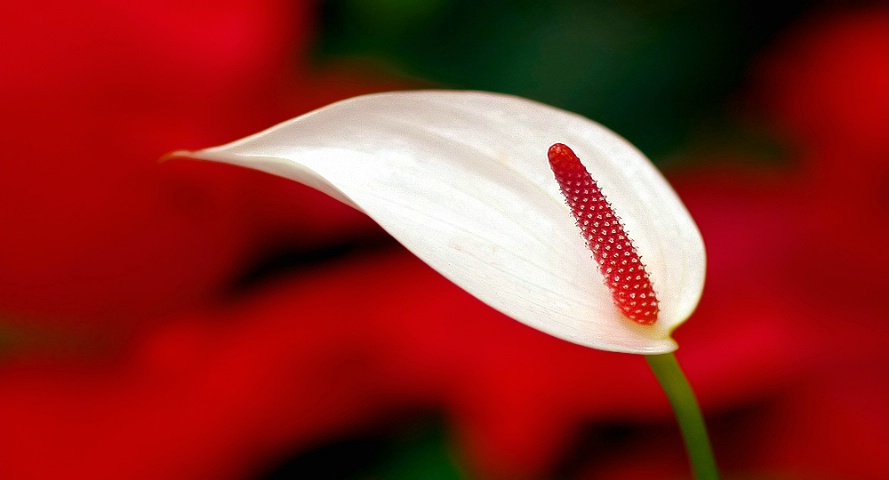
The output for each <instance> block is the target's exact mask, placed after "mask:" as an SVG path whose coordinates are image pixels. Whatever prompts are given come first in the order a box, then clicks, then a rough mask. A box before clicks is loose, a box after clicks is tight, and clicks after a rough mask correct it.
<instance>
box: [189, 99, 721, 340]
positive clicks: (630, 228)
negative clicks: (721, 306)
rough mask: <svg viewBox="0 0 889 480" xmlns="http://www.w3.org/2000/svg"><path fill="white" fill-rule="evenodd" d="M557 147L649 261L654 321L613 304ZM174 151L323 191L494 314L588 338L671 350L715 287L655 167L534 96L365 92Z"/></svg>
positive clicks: (691, 229)
mask: <svg viewBox="0 0 889 480" xmlns="http://www.w3.org/2000/svg"><path fill="white" fill-rule="evenodd" d="M557 142H561V143H565V144H567V145H569V146H570V147H571V148H572V149H573V150H574V151H575V152H576V153H577V155H578V156H579V157H580V159H581V160H582V161H583V162H584V164H585V165H586V167H587V169H588V170H589V171H590V173H591V174H592V175H593V177H594V178H595V180H596V181H597V182H598V184H599V186H600V187H601V189H602V191H603V193H604V194H605V195H606V196H607V198H608V200H609V201H610V202H611V204H612V206H613V207H614V211H615V212H616V213H617V214H618V215H619V216H620V217H621V219H622V220H623V223H624V225H625V227H626V231H627V232H628V234H629V235H630V237H631V238H632V239H633V241H634V243H635V245H636V248H637V250H638V252H639V254H640V255H641V258H642V260H643V262H644V263H645V264H646V265H647V268H648V272H649V273H650V276H651V280H652V284H653V286H654V289H655V291H656V292H657V295H658V299H659V301H660V313H659V318H658V321H657V322H656V323H655V324H654V325H653V326H642V325H638V324H635V323H633V322H632V321H629V320H628V319H627V318H625V317H624V316H623V315H622V314H621V312H620V311H619V310H618V309H617V308H616V307H615V306H614V304H613V302H612V298H611V294H610V292H609V290H608V288H607V287H606V286H605V284H604V282H603V278H602V276H601V275H600V273H599V271H598V269H597V266H596V263H595V261H594V260H593V258H592V255H591V253H590V251H589V250H588V249H587V247H586V245H585V243H584V239H583V238H582V237H581V234H580V232H579V230H578V228H577V226H576V225H575V221H574V219H573V217H572V215H571V213H570V211H569V209H568V206H567V205H566V204H565V201H564V199H563V198H562V195H561V193H560V192H559V186H558V184H557V183H556V181H555V179H554V177H553V173H552V172H551V171H550V167H549V162H548V160H547V149H548V148H549V147H550V145H552V144H554V143H557ZM172 156H175V157H189V158H196V159H204V160H213V161H219V162H225V163H231V164H236V165H242V166H245V167H250V168H254V169H258V170H262V171H265V172H269V173H273V174H276V175H281V176H283V177H287V178H290V179H293V180H296V181H298V182H301V183H304V184H306V185H309V186H311V187H314V188H316V189H318V190H320V191H322V192H324V193H326V194H328V195H330V196H332V197H334V198H336V199H338V200H340V201H342V202H345V203H347V204H349V205H352V206H353V207H355V208H357V209H359V210H361V211H362V212H364V213H366V214H367V215H368V216H370V217H371V218H372V219H373V220H375V221H376V222H377V223H379V224H380V225H381V226H382V227H383V228H384V229H386V231H388V232H389V233H390V234H391V235H392V236H393V237H395V238H396V239H397V240H398V241H399V242H401V243H402V244H403V245H404V246H405V247H407V248H408V249H409V250H410V251H412V252H413V253H414V254H415V255H417V256H418V257H419V258H421V259H422V260H423V261H425V262H426V263H428V264H429V265H431V266H432V267H433V268H435V269H436V270H438V271H439V272H441V273H442V274H443V275H444V276H445V277H447V278H448V279H450V280H451V281H453V282H454V283H456V284H457V285H459V286H460V287H462V288H463V289H465V290H466V291H468V292H469V293H471V294H472V295H474V296H476V297H477V298H479V299H480V300H482V301H483V302H485V303H487V304H488V305H490V306H492V307H494V308H496V309H497V310H499V311H501V312H503V313H505V314H506V315H509V316H510V317H512V318H514V319H516V320H518V321H520V322H523V323H525V324H527V325H530V326H531V327H534V328H536V329H538V330H541V331H544V332H546V333H549V334H551V335H554V336H556V337H559V338H562V339H565V340H568V341H570V342H574V343H578V344H581V345H586V346H589V347H593V348H597V349H602V350H612V351H619V352H628V353H639V354H657V353H666V352H669V351H672V350H674V349H675V348H676V344H675V342H674V341H673V340H672V339H671V338H670V333H671V331H672V330H673V329H674V328H675V327H676V326H678V325H679V324H680V323H682V322H683V321H684V320H685V319H686V318H688V316H689V315H691V313H692V311H693V310H694V308H695V306H696V305H697V303H698V299H699V298H700V295H701V291H702V289H703V284H704V269H705V268H704V267H705V253H704V245H703V241H702V239H701V235H700V233H699V232H698V229H697V227H696V226H695V224H694V221H693V220H692V219H691V217H690V215H689V214H688V212H687V210H686V209H685V207H684V206H683V204H682V202H681V201H680V200H679V198H678V197H677V196H676V193H675V192H674V191H673V190H672V189H671V188H670V186H669V184H668V183H667V182H666V180H664V178H663V177H662V176H661V174H660V173H659V172H658V171H657V169H656V168H655V167H654V166H653V165H652V164H651V162H649V160H648V159H646V158H645V156H644V155H642V154H641V153H640V152H639V151H638V150H636V149H635V148H634V147H633V146H632V145H630V144H629V143H627V141H626V140H624V139H622V138H621V137H619V136H617V135H616V134H615V133H613V132H611V131H610V130H608V129H606V128H604V127H602V126H601V125H599V124H597V123H595V122H592V121H590V120H588V119H586V118H583V117H581V116H578V115H575V114H572V113H568V112H565V111H562V110H558V109H555V108H552V107H549V106H546V105H543V104H540V103H536V102H532V101H529V100H525V99H521V98H516V97H512V96H506V95H500V94H493V93H481V92H452V91H416V92H399V93H386V94H377V95H368V96H363V97H358V98H353V99H351V100H346V101H343V102H339V103H335V104H333V105H330V106H328V107H325V108H322V109H320V110H316V111H314V112H311V113H309V114H306V115H303V116H301V117H298V118H295V119H293V120H290V121H287V122H284V123H282V124H280V125H277V126H274V127H272V128H270V129H268V130H265V131H263V132H260V133H258V134H255V135H252V136H250V137H247V138H244V139H242V140H238V141H236V142H233V143H230V144H227V145H223V146H220V147H215V148H208V149H205V150H199V151H195V152H185V151H180V152H176V153H174V154H172ZM417 321H422V319H417Z"/></svg>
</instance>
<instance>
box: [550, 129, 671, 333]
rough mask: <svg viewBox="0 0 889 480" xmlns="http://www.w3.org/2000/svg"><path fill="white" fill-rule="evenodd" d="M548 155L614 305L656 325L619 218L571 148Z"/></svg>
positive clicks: (643, 275) (647, 283) (652, 299)
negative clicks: (609, 291)
mask: <svg viewBox="0 0 889 480" xmlns="http://www.w3.org/2000/svg"><path fill="white" fill-rule="evenodd" d="M547 156H548V157H549V164H550V167H552V169H553V174H554V175H555V176H556V181H557V182H559V189H560V190H561V191H562V196H564V197H565V203H567V204H568V207H569V208H570V209H571V214H572V215H574V220H575V221H576V222H577V227H578V228H579V229H580V232H581V234H582V235H583V238H584V239H585V240H586V243H587V247H589V248H590V251H591V252H592V254H593V258H594V259H596V263H597V264H599V273H601V274H602V277H603V280H604V281H605V285H607V286H608V289H609V290H611V298H613V299H614V305H615V306H616V307H617V308H619V309H620V311H621V312H623V314H624V315H626V317H627V318H629V319H630V320H633V321H634V322H637V323H639V324H641V325H651V324H653V323H654V322H655V321H657V313H658V306H657V294H655V292H654V288H653V287H652V286H651V279H650V278H649V276H648V271H647V270H645V264H643V263H642V259H641V258H640V257H639V252H637V251H636V246H635V245H633V240H632V239H631V238H630V235H629V234H628V233H627V231H626V229H625V228H624V225H623V222H621V221H620V217H618V215H617V213H616V212H615V211H614V208H612V206H611V204H610V203H608V199H607V198H606V197H605V194H603V193H602V190H601V189H600V188H599V184H598V183H596V180H595V179H593V177H592V175H590V173H589V171H587V169H586V168H585V167H584V166H583V164H582V163H581V162H580V159H579V158H577V155H576V154H575V153H574V152H573V151H572V150H571V148H570V147H568V146H567V145H564V144H561V143H556V144H555V145H553V146H551V147H549V152H547Z"/></svg>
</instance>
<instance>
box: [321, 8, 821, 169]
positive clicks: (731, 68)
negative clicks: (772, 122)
mask: <svg viewBox="0 0 889 480" xmlns="http://www.w3.org/2000/svg"><path fill="white" fill-rule="evenodd" d="M812 6H813V3H812V2H810V1H786V2H774V3H773V2H757V1H752V2H750V1H723V2H718V1H696V0H692V1H680V0H676V1H659V2H653V1H624V2H620V1H603V2H589V1H562V2H539V1H512V2H506V1H479V0H429V1H422V0H418V1H410V0H363V1H362V0H342V1H331V2H326V3H324V4H323V5H322V18H323V23H322V30H321V36H320V40H319V41H318V43H317V45H316V59H318V60H319V61H321V62H324V61H328V60H332V59H338V60H342V59H348V58H356V57H359V58H365V59H366V58H372V59H377V60H379V61H382V62H385V63H386V64H388V65H390V66H393V67H394V68H396V69H398V70H400V71H401V72H403V73H406V74H408V75H412V76H416V77H420V78H422V79H425V80H429V81H432V82H435V83H437V84H441V85H442V86H444V87H446V88H458V89H478V90H489V91H495V92H503V93H511V94H515V95H520V96H523V97H527V98H532V99H535V100H539V101H542V102H545V103H548V104H551V105H554V106H557V107H561V108H564V109H567V110H571V111H574V112H577V113H580V114H582V115H585V116H587V117H589V118H593V119H595V120H597V121H599V122H600V123H603V124H605V125H607V126H608V127H610V128H611V129H613V130H615V131H617V132H618V133H620V134H621V135H623V136H624V137H626V138H627V139H628V140H630V141H631V142H632V143H634V144H635V145H637V146H638V147H639V148H640V149H642V150H643V151H644V152H646V153H647V154H648V155H649V156H651V157H652V158H653V159H657V158H658V157H659V156H662V155H666V154H669V153H671V152H672V151H674V150H675V149H676V148H677V147H678V146H680V145H682V144H683V143H684V142H687V141H688V140H689V139H690V138H692V137H693V136H694V135H695V132H697V131H698V130H701V129H703V130H713V129H714V128H717V129H719V128H723V127H722V125H723V124H724V115H725V112H726V105H727V103H726V102H727V100H728V99H729V98H730V97H731V95H732V94H733V93H735V92H737V91H738V89H739V87H740V86H741V85H743V83H744V81H745V80H746V78H747V73H748V70H749V67H750V64H751V62H752V61H753V60H754V59H756V58H757V57H758V55H759V53H760V52H761V50H762V49H763V48H765V47H766V46H767V45H768V44H769V43H770V42H771V41H772V40H773V39H774V37H775V35H776V33H777V32H779V31H780V30H781V29H782V28H784V27H786V25H787V24H788V23H790V22H792V21H793V20H795V19H797V18H799V17H800V16H801V15H803V14H805V13H806V12H807V11H808V10H809V9H811V8H812ZM714 126H716V127H714Z"/></svg>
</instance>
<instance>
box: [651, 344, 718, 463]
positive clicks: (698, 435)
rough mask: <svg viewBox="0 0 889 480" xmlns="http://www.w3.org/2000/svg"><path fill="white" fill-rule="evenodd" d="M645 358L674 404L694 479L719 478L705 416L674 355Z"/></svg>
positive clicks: (667, 354)
mask: <svg viewBox="0 0 889 480" xmlns="http://www.w3.org/2000/svg"><path fill="white" fill-rule="evenodd" d="M645 360H646V361H648V366H649V367H651V371H652V372H653V373H654V376H655V377H656V378H657V380H658V382H659V383H660V384H661V388H663V389H664V393H666V394H667V398H668V399H669V400H670V405H671V406H672V407H673V412H674V413H675V415H676V420H677V421H678V422H679V430H680V431H681V432H682V439H683V440H684V441H685V449H686V452H687V453H688V460H689V463H690V464H691V470H692V473H693V474H694V478H695V479H696V480H718V479H719V469H718V468H717V466H716V459H715V457H714V456H713V448H712V447H711V446H710V438H709V436H708V435H707V426H706V425H705V424H704V416H703V415H702V414H701V408H700V407H699V406H698V401H697V399H696V398H695V394H694V391H692V389H691V386H690V385H689V383H688V379H687V378H686V377H685V374H684V373H683V372H682V367H680V366H679V362H678V361H677V360H676V356H675V355H673V354H672V353H665V354H662V355H645Z"/></svg>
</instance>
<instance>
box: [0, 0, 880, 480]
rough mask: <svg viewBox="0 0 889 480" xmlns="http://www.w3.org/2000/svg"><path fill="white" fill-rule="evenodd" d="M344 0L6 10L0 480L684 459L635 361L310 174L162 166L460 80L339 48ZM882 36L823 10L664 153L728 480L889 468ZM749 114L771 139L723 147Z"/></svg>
mask: <svg viewBox="0 0 889 480" xmlns="http://www.w3.org/2000/svg"><path fill="white" fill-rule="evenodd" d="M328 14H329V9H328V7H322V6H321V5H313V4H311V2H286V1H283V0H260V1H253V2H248V1H245V0H223V1H222V2H150V3H148V2H136V3H123V2H114V1H110V0H100V1H98V2H91V3H89V4H85V3H82V2H58V1H52V0H41V1H35V2H29V3H27V4H25V3H24V2H6V3H5V4H3V5H2V7H0V18H2V20H0V22H2V25H3V28H2V29H0V38H2V43H0V49H2V50H0V58H2V65H3V73H2V75H0V95H2V106H0V139H2V143H0V145H2V148H3V154H2V157H0V478H3V479H44V478H47V479H48V478H77V479H79V478H84V479H105V478H108V479H120V478H128V479H141V478H145V479H161V478H163V479H180V478H181V479H205V478H206V479H211V478H213V479H271V478H442V479H444V478H485V479H540V478H566V479H567V478H571V479H575V478H577V479H580V478H597V479H599V478H604V479H635V478H639V479H647V478H684V477H685V476H687V475H688V472H687V467H686V464H685V458H684V453H683V449H682V445H681V440H680V438H679V435H678V432H677V430H676V428H675V426H674V423H673V418H672V413H671V411H670V410H669V406H668V404H667V401H666V398H665V397H664V396H663V394H662V393H661V392H660V391H659V389H658V388H657V385H656V383H655V381H654V379H653V378H652V377H651V374H650V373H649V372H648V371H647V369H646V366H645V362H644V360H643V359H642V358H640V357H638V356H632V355H622V354H614V353H607V352H598V351H592V350H588V349H585V348H582V347H578V346H575V345H571V344H567V343H565V342H562V341H560V340H556V339H554V338H550V337H547V336H546V335H544V334H542V333H539V332H537V331H533V330H531V329H529V328H527V327H524V326H522V325H520V324H518V323H517V322H514V321H512V320H510V319H508V318H504V317H503V316H501V315H499V314H498V313H496V312H494V311H492V310H491V309H489V308H488V307H486V306H484V305H482V304H480V303H479V302H477V301H476V300H474V299H473V298H471V297H469V296H468V295H467V294H465V293H463V292H462V291H460V290H459V289H457V288H456V287H454V286H453V285H451V284H449V283H448V282H447V281H445V280H444V279H442V278H441V277H440V276H438V274H436V273H435V272H434V271H431V270H430V269H429V268H427V267H426V266H425V265H423V264H422V263H421V262H419V261H418V260H416V259H414V258H413V257H412V256H411V255H409V254H408V253H406V252H405V251H404V250H403V249H401V248H400V247H399V246H398V245H397V244H396V243H394V242H393V241H392V240H391V239H389V238H388V237H387V236H386V235H385V234H384V233H382V232H381V231H380V230H379V229H378V228H377V227H375V226H374V225H373V224H372V223H371V222H369V221H368V220H367V219H366V218H364V217H363V216H362V215H360V214H359V213H357V212H355V211H353V210H351V209H349V208H348V207H345V206H343V205H340V204H338V203H336V202H335V201H333V200H330V199H328V198H326V197H324V196H323V195H320V194H318V193H315V192H314V191H311V190H309V189H307V188H305V187H301V186H300V185H296V184H293V183H291V182H288V181H284V180H280V179H277V178H273V177H270V176H266V175H263V174H259V173H256V172H251V171H246V170H242V169H237V168H234V167H228V166H224V165H215V164H205V163H192V162H188V161H171V162H166V163H163V164H161V163H159V162H158V160H157V159H158V158H159V157H160V156H161V155H162V154H164V153H166V152H168V151H171V150H175V149H180V148H200V147H206V146H210V145H216V144H220V143H224V142H227V141H230V140H233V139H236V138H239V137H241V136H244V135H247V134H250V133H253V132H255V131H258V130H260V129H262V128H265V127H267V126H270V125H272V124H274V123H276V122H279V121H282V120H285V119H287V118H290V117H293V116H295V115H298V114H300V113H303V112H306V111H309V110H311V109H313V108H316V107H320V106H323V105H325V104H327V103H330V102H332V101H334V100H338V99H341V98H347V97H350V96H354V95H357V94H361V93H369V92H375V91H385V90H393V89H409V88H419V87H427V86H438V87H440V86H446V87H447V86H461V85H454V84H449V83H443V82H442V81H441V80H439V79H436V78H421V77H420V76H418V75H415V74H413V73H411V75H408V74H407V73H408V72H409V69H399V68H397V65H393V64H392V63H386V62H378V61H373V59H372V58H371V59H368V58H366V57H365V58H362V59H361V60H360V61H356V60H355V59H351V60H349V59H347V60H342V59H340V60H337V61H330V62H318V61H317V58H316V57H315V56H314V54H313V53H312V45H313V44H314V43H315V42H317V41H319V40H318V39H320V38H321V37H323V36H326V35H330V32H329V28H328V27H329V25H330V24H329V23H325V22H329V21H330V19H329V15H328ZM887 27H889V25H887V9H886V7H885V5H876V6H873V5H866V4H856V5H855V6H854V7H852V6H846V5H844V4H827V5H815V6H813V7H811V8H806V9H801V10H800V13H799V14H798V15H796V16H794V17H793V18H790V19H787V20H786V22H785V23H784V24H782V25H781V28H780V29H777V30H776V31H775V33H774V35H772V36H770V37H769V39H770V41H769V42H767V43H766V44H764V45H763V47H762V49H761V50H758V51H757V53H756V55H754V56H753V57H752V59H751V61H750V62H749V64H748V65H747V66H746V67H745V70H744V72H743V75H742V76H741V77H739V78H738V86H737V88H735V89H734V90H733V91H732V92H731V94H730V95H729V96H728V97H727V98H728V100H727V102H726V103H724V104H721V105H720V106H719V108H720V111H721V112H722V114H723V115H724V117H723V118H729V119H731V121H732V125H733V127H732V128H728V129H725V130H721V133H720V134H719V135H717V136H716V137H717V138H716V141H714V137H713V136H712V135H700V136H695V135H691V136H689V137H688V138H686V139H685V141H683V142H681V143H680V144H679V145H678V146H674V147H671V148H666V147H665V150H664V152H666V153H664V154H663V155H661V156H659V158H657V160H659V161H661V162H662V164H663V166H664V169H665V171H666V173H667V175H668V177H670V179H671V180H672V181H673V183H674V185H675V187H676V189H677V190H678V191H679V193H680V195H681V196H682V197H683V199H684V200H685V201H686V203H687V205H688V207H689V209H690V210H691V212H692V214H693V215H694V216H695V218H696V220H697V221H698V223H699V226H700V228H701V230H702V233H703V235H704V238H705V242H706V244H707V248H708V256H709V257H708V261H709V267H708V268H709V270H708V283H707V288H706V290H705V294H704V297H703V300H702V303H701V306H700V308H699V310H698V312H697V313H696V314H695V316H694V317H692V319H691V320H690V321H689V322H688V323H687V324H686V325H685V326H683V327H682V328H680V329H679V331H678V332H677V340H678V341H679V343H680V345H681V348H680V350H679V351H678V353H677V356H678V358H679V360H680V361H681V362H682V363H683V365H684V366H685V367H686V371H687V374H688V376H689V378H690V380H691V382H692V383H693V385H694V387H695V389H696V390H697V393H698V395H699V397H700V400H701V402H702V405H703V407H704V409H705V413H706V416H707V418H708V422H709V425H710V428H711V430H712V435H713V441H714V448H715V450H716V454H717V457H718V460H719V462H720V464H721V465H722V467H723V468H724V470H725V472H726V477H727V478H767V479H785V478H786V479H878V478H886V476H887V473H889V472H887V461H889V458H887V449H889V440H887V421H889V418H887V403H889V399H887V373H889V372H887V363H889V360H887V337H889V332H887V321H886V320H887V318H886V314H887V309H889V305H887V290H889V285H887V263H889V262H887V214H889V207H887V195H886V194H887V156H889V152H887V144H889V140H887V130H889V125H887ZM495 30H496V29H495ZM495 33H496V32H495ZM493 34H494V33H492V35H493ZM325 38H328V40H329V37H325ZM637 114H638V115H641V116H644V115H645V111H644V109H643V110H641V111H640V112H638V113H637ZM739 125H741V126H746V127H744V128H749V129H754V130H756V131H757V132H760V133H759V135H761V137H760V138H767V139H769V140H768V145H769V146H770V147H769V148H768V149H764V150H762V149H757V148H752V147H750V144H749V143H748V144H746V145H747V146H748V148H725V147H724V145H725V144H726V143H725V142H722V140H725V139H726V138H729V136H726V135H725V131H733V130H732V129H733V128H734V129H736V130H739V129H738V128H737V126H739ZM728 144H730V145H732V146H733V147H736V146H737V145H738V144H737V143H732V142H728ZM721 145H722V146H721ZM773 147H774V148H773Z"/></svg>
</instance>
